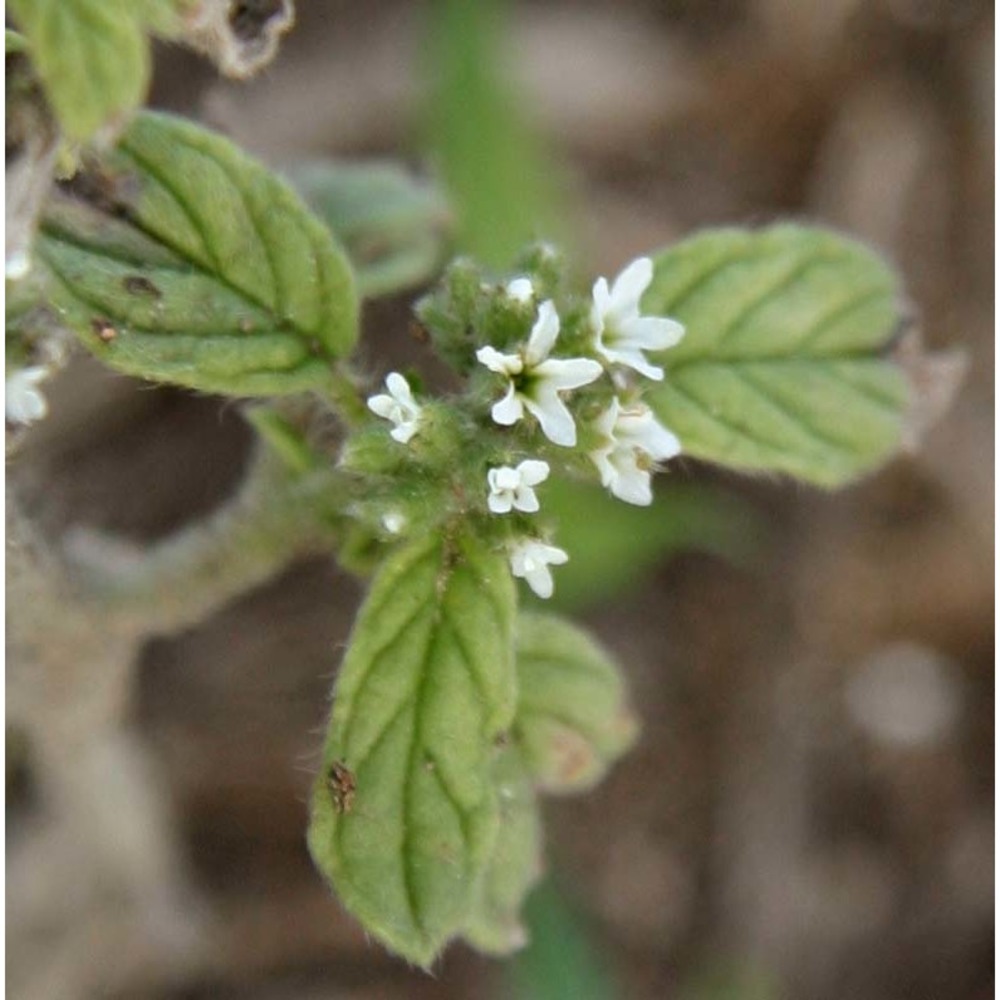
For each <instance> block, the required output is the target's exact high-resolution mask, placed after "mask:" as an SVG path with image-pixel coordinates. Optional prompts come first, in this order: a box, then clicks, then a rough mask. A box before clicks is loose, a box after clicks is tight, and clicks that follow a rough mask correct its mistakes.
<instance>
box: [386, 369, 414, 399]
mask: <svg viewBox="0 0 1000 1000" xmlns="http://www.w3.org/2000/svg"><path fill="white" fill-rule="evenodd" d="M385 387H386V388H387V389H388V390H389V394H390V395H391V396H392V397H393V398H394V399H397V400H399V402H400V403H402V404H403V405H404V406H407V405H410V406H412V405H413V393H412V392H411V391H410V383H409V382H407V381H406V379H405V378H403V376H402V375H400V374H399V372H389V374H388V375H386V377H385Z"/></svg>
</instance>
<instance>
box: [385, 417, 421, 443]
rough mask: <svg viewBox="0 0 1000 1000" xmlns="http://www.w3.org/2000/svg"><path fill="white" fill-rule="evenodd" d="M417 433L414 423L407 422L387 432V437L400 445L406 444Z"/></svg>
mask: <svg viewBox="0 0 1000 1000" xmlns="http://www.w3.org/2000/svg"><path fill="white" fill-rule="evenodd" d="M416 433H417V423H416V421H415V420H414V421H407V422H406V423H403V424H399V425H398V426H397V427H393V429H392V430H391V431H389V436H390V437H391V438H393V440H395V441H398V442H399V443H400V444H406V442H407V441H409V440H410V438H411V437H413V435H414V434H416Z"/></svg>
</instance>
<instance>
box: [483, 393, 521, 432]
mask: <svg viewBox="0 0 1000 1000" xmlns="http://www.w3.org/2000/svg"><path fill="white" fill-rule="evenodd" d="M490 414H491V415H492V417H493V419H494V421H496V423H498V424H502V425H503V426H504V427H510V425H511V424H516V423H517V422H518V420H520V419H521V418H522V417H523V416H524V405H523V403H522V401H521V397H520V396H518V394H517V393H516V392H515V391H514V384H513V383H511V385H510V387H509V388H508V389H507V395H506V396H504V398H503V399H501V400H500V401H499V402H498V403H494V404H493V409H492V410H490Z"/></svg>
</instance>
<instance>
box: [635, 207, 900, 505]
mask: <svg viewBox="0 0 1000 1000" xmlns="http://www.w3.org/2000/svg"><path fill="white" fill-rule="evenodd" d="M654 263H655V276H654V279H653V284H652V285H651V287H650V288H649V290H648V291H647V292H646V295H645V296H644V298H643V311H644V312H646V313H652V314H656V315H666V316H672V317H674V318H676V319H678V320H680V321H681V322H682V323H683V324H684V326H685V328H686V333H685V336H684V339H683V340H682V341H681V342H680V344H679V345H678V346H677V347H674V348H671V349H670V350H669V351H665V352H663V353H662V354H661V355H660V356H659V358H658V361H660V362H662V363H663V365H664V368H665V369H666V378H665V380H664V382H663V383H662V384H660V385H658V386H657V387H656V388H655V389H654V391H653V392H651V393H650V394H649V399H650V401H651V403H652V405H653V406H654V408H655V409H656V411H657V413H658V415H659V416H660V418H661V419H662V420H663V422H664V423H666V424H667V425H668V426H669V427H670V428H671V429H672V430H673V431H674V432H675V433H676V434H677V435H678V437H679V438H680V440H681V443H682V445H683V446H684V450H685V451H686V452H687V453H688V454H691V455H694V456H696V457H698V458H703V459H707V460H710V461H714V462H719V463H721V464H723V465H729V466H732V467H735V468H739V469H747V470H762V471H774V472H783V473H787V474H789V475H793V476H797V477H799V478H802V479H805V480H808V481H809V482H813V483H816V484H818V485H822V486H835V485H838V484H840V483H843V482H845V481H847V480H849V479H852V478H854V477H856V476H857V475H859V474H861V473H863V472H865V471H867V470H869V469H872V468H874V467H875V466H876V465H878V464H879V462H881V461H883V460H884V459H885V458H887V457H888V456H889V455H890V454H891V453H892V452H893V451H894V450H895V449H896V448H897V447H898V444H899V439H900V433H901V422H902V414H903V410H904V408H905V404H906V397H907V388H906V383H905V380H904V378H903V376H902V374H901V373H900V371H899V370H898V369H897V368H896V367H895V366H894V365H893V364H892V363H891V362H890V361H889V360H887V359H886V357H885V353H886V349H887V347H888V345H889V343H890V341H891V340H892V338H893V336H894V334H895V333H896V331H897V328H898V326H899V323H900V303H899V291H898V288H897V283H896V279H895V275H894V274H893V273H892V271H891V270H890V269H889V268H888V267H887V266H886V264H885V263H884V262H883V261H882V260H880V259H879V258H878V257H877V256H876V255H875V254H873V253H872V252H871V251H870V250H868V249H866V248H865V247H863V246H861V245H860V244H858V243H855V242H853V241H851V240H849V239H846V238H844V237H841V236H838V235H836V234H834V233H830V232H827V231H823V230H818V229H811V228H805V227H799V226H793V225H785V226H775V227H773V228H771V229H765V230H762V231H759V232H748V231H741V230H735V229H734V230H719V231H715V232H709V233H706V234H704V235H701V236H695V237H693V238H691V239H689V240H687V241H685V242H683V243H681V244H679V245H678V246H676V247H673V248H671V249H670V250H666V251H664V252H662V253H660V254H659V255H657V256H656V257H655V258H654Z"/></svg>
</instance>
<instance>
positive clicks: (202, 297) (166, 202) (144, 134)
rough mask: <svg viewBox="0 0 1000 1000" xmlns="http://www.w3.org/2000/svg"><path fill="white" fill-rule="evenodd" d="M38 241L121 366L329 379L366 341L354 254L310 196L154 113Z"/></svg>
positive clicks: (276, 379)
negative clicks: (310, 205)
mask: <svg viewBox="0 0 1000 1000" xmlns="http://www.w3.org/2000/svg"><path fill="white" fill-rule="evenodd" d="M37 256H38V258H39V260H40V261H41V263H42V265H43V266H44V268H45V270H46V271H47V274H48V276H49V278H50V281H49V294H50V295H51V297H52V299H53V301H54V303H55V304H56V305H57V306H59V307H60V308H61V309H62V310H64V313H65V315H64V319H65V321H66V322H67V324H68V325H69V326H71V327H72V328H73V330H74V332H75V333H76V334H77V335H78V336H79V337H80V339H81V340H82V341H83V342H84V344H85V345H86V346H87V347H88V348H90V349H91V350H92V351H93V352H94V353H95V354H96V355H97V356H98V357H99V358H100V359H101V360H102V361H104V362H105V363H106V364H108V365H110V366H111V367H112V368H116V369H118V370H119V371H123V372H126V373H128V374H131V375H137V376H140V377H143V378H148V379H152V380H156V381H161V382H173V383H177V384H179V385H185V386H189V387H191V388H194V389H202V390H205V391H208V392H220V393H227V394H230V395H248V396H255V395H275V394H281V393H287V392H297V391H302V390H305V389H310V388H316V387H319V386H323V385H324V384H326V383H327V382H328V380H329V378H330V370H331V366H332V363H333V362H334V361H335V360H336V359H337V358H339V357H341V356H343V355H344V354H346V353H347V352H348V351H349V350H350V349H351V347H352V346H353V344H354V342H355V339H356V337H357V331H358V302H357V296H356V293H355V291H354V286H353V279H352V275H351V271H350V267H349V265H348V263H347V261H346V259H345V257H344V255H343V253H342V252H341V251H340V249H339V248H338V247H337V245H336V244H335V243H334V241H333V238H332V237H331V235H330V232H329V230H328V229H327V228H326V227H325V226H324V225H323V224H322V223H321V222H319V220H317V219H315V218H314V217H313V216H312V215H311V214H310V213H309V211H308V210H307V209H306V207H305V206H304V205H303V204H302V202H301V201H300V200H299V198H298V196H297V195H295V194H294V192H293V191H292V190H291V189H290V188H289V187H288V186H287V185H286V184H285V183H284V182H283V181H281V180H279V179H278V178H277V177H275V176H274V175H273V174H271V173H269V172H268V171H267V170H266V169H265V168H264V167H263V166H262V165H261V164H259V163H258V162H256V161H255V160H253V159H251V158H250V157H248V156H246V155H245V154H244V153H242V152H241V151H240V150H238V149H237V148H236V147H235V146H233V145H232V143H230V142H228V141H227V140H226V139H223V138H222V137H221V136H218V135H215V134H213V133H211V132H208V131H206V130H205V129H202V128H200V127H199V126H197V125H194V124H191V123H189V122H184V121H181V120H179V119H177V118H172V117H170V116H168V115H162V114H151V113H147V114H142V115H139V116H138V117H137V118H136V119H135V121H134V122H133V124H132V126H131V127H130V128H129V130H128V131H127V132H126V133H125V135H124V136H123V137H122V139H121V142H120V144H119V146H118V148H117V149H116V150H114V151H113V152H111V153H109V154H108V155H107V156H106V157H104V158H103V159H102V161H101V162H100V164H99V165H97V166H96V167H92V168H91V169H89V171H88V172H86V173H84V174H82V175H79V176H77V177H76V178H74V180H73V182H72V185H71V186H70V188H69V194H65V193H64V194H62V195H60V196H59V197H56V198H54V199H53V200H52V202H51V204H50V206H49V209H48V211H47V212H46V215H45V217H44V219H43V222H42V228H41V234H40V239H39V240H38V244H37Z"/></svg>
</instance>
